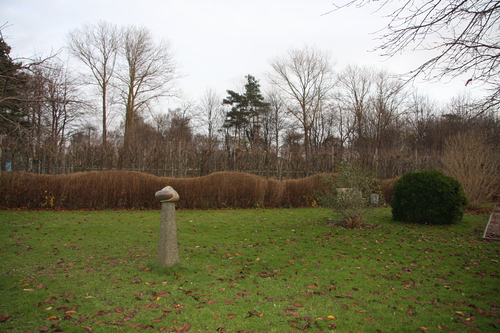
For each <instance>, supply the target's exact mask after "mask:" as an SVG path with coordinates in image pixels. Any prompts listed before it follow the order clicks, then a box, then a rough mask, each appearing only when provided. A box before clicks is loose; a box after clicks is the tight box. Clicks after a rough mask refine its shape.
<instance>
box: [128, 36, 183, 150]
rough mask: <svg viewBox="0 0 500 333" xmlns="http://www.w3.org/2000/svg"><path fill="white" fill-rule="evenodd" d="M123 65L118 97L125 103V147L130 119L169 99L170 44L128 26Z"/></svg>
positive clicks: (172, 72) (172, 69)
mask: <svg viewBox="0 0 500 333" xmlns="http://www.w3.org/2000/svg"><path fill="white" fill-rule="evenodd" d="M123 38H124V42H123V43H124V45H123V48H122V50H121V51H122V55H123V62H124V63H123V66H122V68H121V70H120V74H119V79H120V81H121V92H122V98H123V101H124V104H125V134H124V147H125V148H126V147H127V146H128V145H129V144H130V142H131V140H132V133H133V124H134V117H136V116H138V115H139V114H140V112H141V111H144V110H145V109H146V108H148V107H150V106H151V103H152V102H153V101H157V100H158V99H160V98H162V97H167V96H173V95H174V94H175V92H174V86H173V83H174V80H175V79H176V78H177V77H178V76H177V66H176V64H175V62H174V59H173V53H172V50H171V48H170V45H169V44H168V43H167V42H166V41H164V40H162V41H160V42H158V43H157V42H156V41H155V40H154V38H153V35H152V34H151V32H150V31H149V30H148V29H146V28H138V27H135V26H129V27H127V28H125V29H124V31H123Z"/></svg>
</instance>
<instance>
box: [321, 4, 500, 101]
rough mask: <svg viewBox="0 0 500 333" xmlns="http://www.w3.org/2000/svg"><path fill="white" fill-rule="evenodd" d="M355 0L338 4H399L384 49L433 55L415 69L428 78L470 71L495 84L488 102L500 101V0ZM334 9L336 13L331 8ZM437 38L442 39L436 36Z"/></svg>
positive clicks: (392, 52)
mask: <svg viewBox="0 0 500 333" xmlns="http://www.w3.org/2000/svg"><path fill="white" fill-rule="evenodd" d="M394 2H395V1H394V0H384V1H380V2H377V3H375V2H373V1H371V0H349V1H348V2H347V3H345V4H343V5H340V6H337V5H336V9H334V10H332V11H331V12H334V11H336V10H338V9H341V8H345V7H349V6H357V7H362V6H365V5H373V6H379V7H380V8H382V7H385V8H395V9H394V10H393V11H392V12H391V13H390V14H389V15H388V16H389V20H390V21H389V22H388V25H387V28H386V31H385V32H384V33H382V35H381V40H382V42H381V44H380V45H379V47H378V49H379V50H381V51H383V52H384V54H385V55H388V56H393V55H395V54H398V53H400V52H401V51H403V50H407V49H411V50H412V51H413V50H426V51H431V53H430V54H431V55H430V56H429V58H427V59H426V60H425V61H424V62H423V63H422V64H420V65H419V66H418V67H417V68H416V69H415V70H413V72H412V73H411V74H412V76H413V77H415V76H417V75H421V74H424V75H426V76H427V77H428V78H440V77H442V76H445V75H451V76H457V75H460V74H464V73H467V74H468V75H470V78H469V80H467V82H464V83H465V84H466V85H467V84H468V83H470V81H482V82H484V83H486V84H488V85H489V86H490V87H491V93H490V96H489V98H488V99H487V101H486V106H490V107H491V106H495V105H498V104H499V103H500V88H499V87H500V79H499V77H500V76H499V74H500V66H498V61H499V60H500V52H499V51H500V32H499V23H500V2H499V1H498V0H473V1H466V0H446V1H444V0H440V1H436V0H423V1H413V0H404V1H402V2H398V3H397V4H395V5H394V6H391V3H394ZM331 12H330V13H331ZM434 41H436V42H434Z"/></svg>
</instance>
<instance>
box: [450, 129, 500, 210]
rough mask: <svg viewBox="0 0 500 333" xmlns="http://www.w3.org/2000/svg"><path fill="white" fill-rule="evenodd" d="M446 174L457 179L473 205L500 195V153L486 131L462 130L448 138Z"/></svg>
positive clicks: (478, 204)
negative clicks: (462, 131) (464, 131)
mask: <svg viewBox="0 0 500 333" xmlns="http://www.w3.org/2000/svg"><path fill="white" fill-rule="evenodd" d="M441 163H442V165H443V173H445V174H447V175H449V176H451V177H453V178H455V179H457V180H458V181H459V182H460V183H461V184H462V187H463V188H464V191H465V194H466V195H467V198H468V199H469V206H470V207H479V206H480V205H481V204H482V203H485V202H488V201H490V200H491V199H492V197H493V196H494V195H498V194H499V188H498V184H499V183H500V172H499V170H500V152H499V151H498V149H497V148H495V145H493V144H492V143H489V142H488V140H487V136H486V135H485V134H483V133H477V132H466V133H458V134H457V135H455V136H453V137H450V138H448V139H447V140H446V142H445V146H444V153H443V156H442V157H441Z"/></svg>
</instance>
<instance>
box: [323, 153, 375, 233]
mask: <svg viewBox="0 0 500 333" xmlns="http://www.w3.org/2000/svg"><path fill="white" fill-rule="evenodd" d="M337 171H338V173H337V174H330V175H321V177H322V180H323V182H324V183H325V185H326V189H325V190H320V191H317V192H316V199H317V201H318V203H319V204H320V205H321V206H323V207H328V208H332V209H333V211H334V212H335V213H337V214H339V215H340V216H341V218H342V221H341V222H342V226H343V227H345V228H348V229H360V228H362V227H363V216H364V215H366V214H367V213H368V212H369V211H370V210H371V209H372V208H373V205H372V204H371V201H370V196H371V194H374V193H377V192H379V191H378V190H379V186H378V183H377V181H376V179H375V175H374V174H373V173H372V172H367V171H364V170H362V169H361V168H359V167H357V166H355V165H352V164H348V163H342V164H341V165H340V167H339V169H338V170H337Z"/></svg>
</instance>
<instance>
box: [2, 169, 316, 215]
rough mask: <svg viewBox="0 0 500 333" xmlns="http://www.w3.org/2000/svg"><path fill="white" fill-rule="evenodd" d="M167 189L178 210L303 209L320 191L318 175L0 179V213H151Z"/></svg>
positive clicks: (98, 174) (104, 174) (115, 174)
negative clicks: (175, 195)
mask: <svg viewBox="0 0 500 333" xmlns="http://www.w3.org/2000/svg"><path fill="white" fill-rule="evenodd" d="M167 185H170V186H172V187H173V188H174V189H175V190H176V191H177V192H178V193H179V196H180V200H179V201H178V202H177V207H178V208H184V209H215V208H250V207H262V208H278V207H305V206H311V205H312V204H313V202H314V198H313V196H314V192H315V191H316V190H319V189H321V188H322V186H323V184H322V182H321V180H320V177H319V175H315V176H311V177H308V178H303V179H295V180H282V181H279V180H275V179H264V178H261V177H259V176H255V175H251V174H248V173H242V172H217V173H213V174H210V175H208V176H204V177H197V178H167V177H157V176H153V175H150V174H145V173H140V172H135V171H92V172H80V173H74V174H69V175H38V174H31V173H25V172H2V173H1V174H0V207H2V208H28V209H152V208H154V209H157V208H159V207H160V204H159V202H158V201H157V200H156V199H155V193H156V191H158V190H161V189H162V188H163V187H165V186H167Z"/></svg>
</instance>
